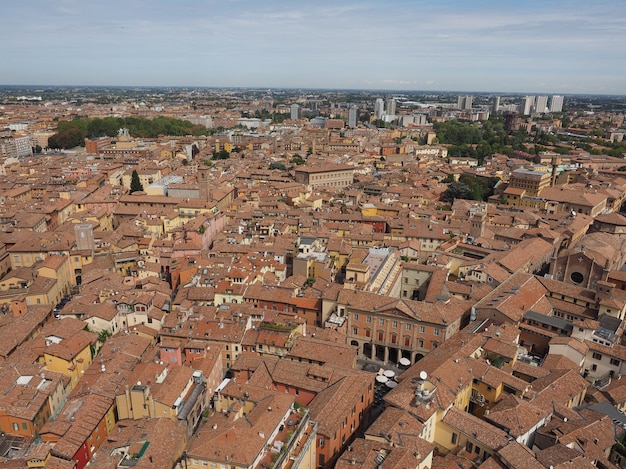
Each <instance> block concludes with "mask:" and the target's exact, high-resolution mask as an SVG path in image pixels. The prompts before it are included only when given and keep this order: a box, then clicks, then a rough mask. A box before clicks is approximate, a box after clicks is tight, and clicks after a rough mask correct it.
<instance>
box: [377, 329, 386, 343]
mask: <svg viewBox="0 0 626 469" xmlns="http://www.w3.org/2000/svg"><path fill="white" fill-rule="evenodd" d="M378 340H379V341H381V342H382V341H383V340H385V332H384V331H378Z"/></svg>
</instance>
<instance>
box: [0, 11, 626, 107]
mask: <svg viewBox="0 0 626 469" xmlns="http://www.w3.org/2000/svg"><path fill="white" fill-rule="evenodd" d="M4 11H5V12H6V16H5V17H6V18H10V19H11V20H10V21H7V22H6V23H5V26H4V27H3V29H2V32H1V33H0V38H2V39H3V42H4V43H5V44H6V45H7V48H6V50H5V53H4V61H5V64H8V65H7V66H5V67H3V71H2V72H1V73H0V84H2V85H76V86H81V85H84V86H206V87H267V88H315V89H380V90H399V91H403V90H406V91H411V90H424V91H451V90H459V91H466V92H479V91H489V90H490V91H494V92H519V93H543V94H614V95H623V94H626V82H625V81H624V80H623V76H624V75H625V74H626V73H625V72H626V65H625V64H624V61H623V60H622V59H623V54H622V56H620V54H618V53H615V50H616V48H618V47H619V46H618V44H621V43H624V42H626V20H625V19H624V18H626V15H624V13H626V4H623V2H619V1H617V0H608V1H603V2H601V3H593V4H588V3H584V2H582V1H578V0H576V1H565V0H557V1H553V2H550V3H549V4H544V3H542V2H536V1H531V2H524V3H523V4H501V2H495V1H480V2H471V3H467V2H460V1H451V2H445V4H440V3H439V2H435V1H433V0H426V1H420V2H413V1H402V0H393V1H390V2H386V3H385V4H384V7H381V4H380V3H379V2H373V1H369V0H367V1H346V2H342V3H340V4H337V3H333V2H327V1H320V2H315V3H306V4H304V3H303V4H300V3H293V2H286V1H283V0H280V1H271V2H269V1H268V2H251V1H249V0H234V1H229V2H217V1H213V0H207V1H193V0H190V1H186V2H167V1H165V0H155V1H150V2H148V1H147V0H132V1H128V2H120V1H118V0H115V1H111V2H106V3H98V2H93V1H87V2H78V1H75V0H62V1H58V2H49V1H45V0H34V1H31V2H12V3H9V4H7V5H6V6H5V9H4ZM600 67H601V68H600Z"/></svg>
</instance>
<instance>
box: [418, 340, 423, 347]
mask: <svg viewBox="0 0 626 469" xmlns="http://www.w3.org/2000/svg"><path fill="white" fill-rule="evenodd" d="M417 345H418V346H419V348H424V339H419V340H418V341H417Z"/></svg>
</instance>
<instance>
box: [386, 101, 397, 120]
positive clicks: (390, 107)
mask: <svg viewBox="0 0 626 469" xmlns="http://www.w3.org/2000/svg"><path fill="white" fill-rule="evenodd" d="M385 114H388V115H390V116H395V115H396V100H395V99H394V98H389V99H388V100H387V109H386V110H385Z"/></svg>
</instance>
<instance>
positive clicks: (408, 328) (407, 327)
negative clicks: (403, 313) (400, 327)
mask: <svg viewBox="0 0 626 469" xmlns="http://www.w3.org/2000/svg"><path fill="white" fill-rule="evenodd" d="M406 330H407V331H410V330H411V325H410V324H408V323H407V325H406Z"/></svg>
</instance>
